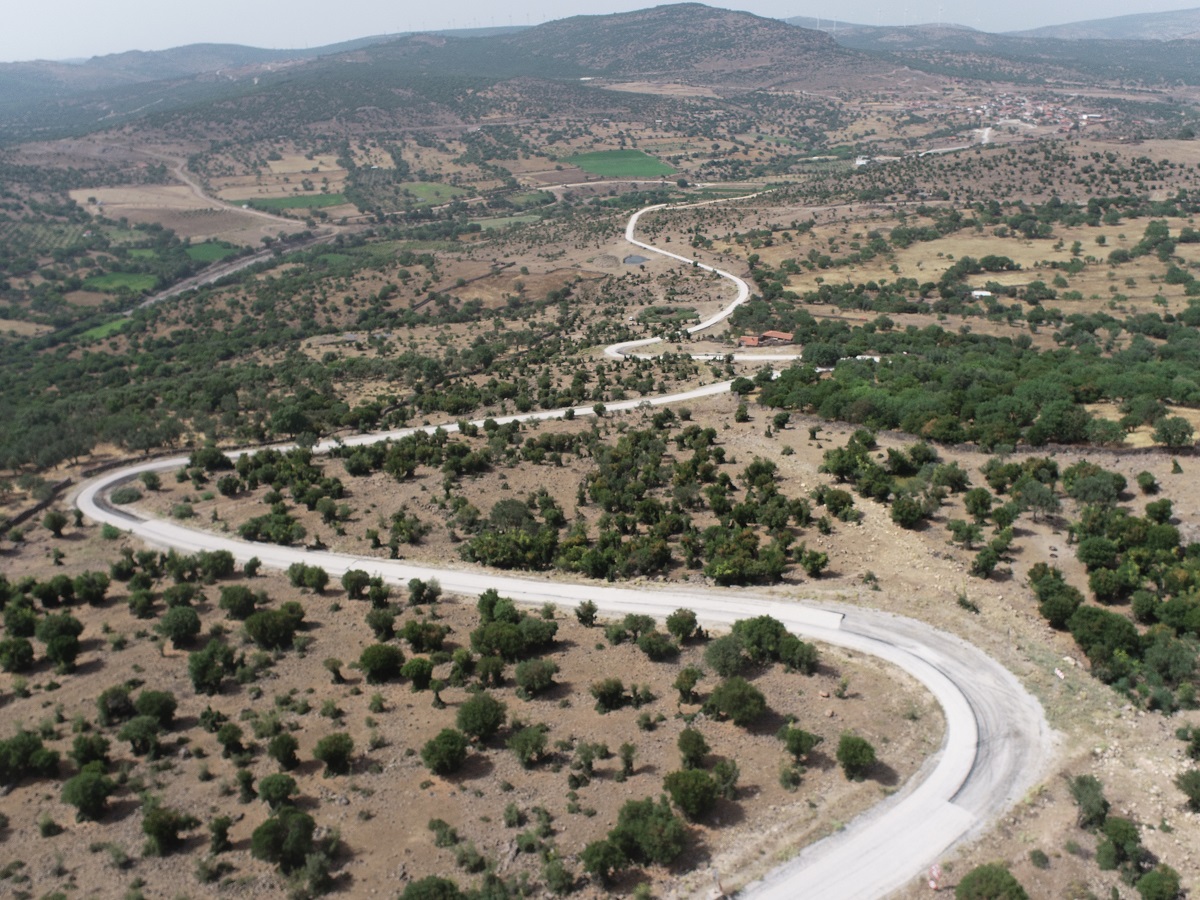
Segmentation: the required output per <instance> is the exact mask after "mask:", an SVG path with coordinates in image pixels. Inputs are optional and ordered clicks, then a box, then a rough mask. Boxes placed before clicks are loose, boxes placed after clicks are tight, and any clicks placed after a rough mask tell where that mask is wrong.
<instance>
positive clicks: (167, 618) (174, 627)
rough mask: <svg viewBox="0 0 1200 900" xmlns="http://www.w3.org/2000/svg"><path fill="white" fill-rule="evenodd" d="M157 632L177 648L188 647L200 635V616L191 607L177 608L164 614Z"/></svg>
mask: <svg viewBox="0 0 1200 900" xmlns="http://www.w3.org/2000/svg"><path fill="white" fill-rule="evenodd" d="M156 630H157V631H158V633H159V634H161V635H162V636H163V637H165V638H166V639H167V640H169V641H170V642H171V643H173V644H174V645H175V646H176V647H186V646H187V645H189V644H190V643H192V641H193V640H194V639H195V638H196V635H198V634H199V633H200V616H199V614H198V613H197V612H196V611H195V610H194V609H192V608H191V607H190V606H175V607H172V608H171V609H168V610H167V611H166V612H165V613H163V616H162V618H161V619H159V620H158V625H157V626H156Z"/></svg>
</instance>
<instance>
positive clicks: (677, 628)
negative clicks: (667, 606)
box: [666, 609, 700, 644]
mask: <svg viewBox="0 0 1200 900" xmlns="http://www.w3.org/2000/svg"><path fill="white" fill-rule="evenodd" d="M666 624H667V633H668V634H670V635H671V636H672V637H673V638H675V640H677V641H679V643H681V644H682V643H684V642H685V641H689V640H691V639H692V637H693V636H695V634H696V632H697V631H698V630H699V627H700V626H699V624H698V623H697V621H696V614H695V613H694V612H693V611H692V610H690V609H677V610H675V612H673V613H671V614H670V615H669V616H667V623H666Z"/></svg>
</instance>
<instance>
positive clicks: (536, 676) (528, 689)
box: [513, 659, 558, 697]
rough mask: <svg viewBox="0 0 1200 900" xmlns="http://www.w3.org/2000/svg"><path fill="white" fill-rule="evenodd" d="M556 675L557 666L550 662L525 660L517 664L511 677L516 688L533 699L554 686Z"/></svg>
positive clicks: (546, 660) (547, 660)
mask: <svg viewBox="0 0 1200 900" xmlns="http://www.w3.org/2000/svg"><path fill="white" fill-rule="evenodd" d="M557 673H558V666H557V664H555V663H554V662H553V661H552V660H549V659H527V660H524V661H523V662H520V663H517V668H516V670H515V672H514V673H513V677H514V678H515V679H516V682H517V687H518V688H520V689H521V690H522V691H524V692H525V694H526V696H529V697H535V696H537V695H538V694H540V693H541V692H542V691H546V690H549V689H550V688H551V687H552V686H553V685H554V676H555V675H556V674H557Z"/></svg>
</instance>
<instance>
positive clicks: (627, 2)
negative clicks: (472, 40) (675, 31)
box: [0, 0, 1197, 61]
mask: <svg viewBox="0 0 1200 900" xmlns="http://www.w3.org/2000/svg"><path fill="white" fill-rule="evenodd" d="M655 5H658V3H657V2H656V0H558V2H553V0H515V2H511V3H510V4H509V5H507V6H505V5H501V4H498V3H496V2H495V0H441V2H438V3H422V2H417V0H336V2H329V0H327V2H316V0H206V2H203V3H180V4H178V5H176V4H175V3H171V2H163V0H32V2H14V3H13V6H12V7H10V8H9V12H8V13H7V14H6V15H5V17H4V18H5V23H4V27H3V28H2V29H0V60H3V61H12V60H26V59H70V58H76V57H86V56H94V55H102V54H105V53H117V52H120V51H122V50H163V49H166V48H168V47H177V46H180V45H182V44H194V43H202V42H215V43H236V44H251V45H254V46H258V47H307V46H320V45H322V44H329V43H334V42H336V41H342V40H348V39H350V38H356V37H365V36H368V35H373V34H384V33H393V32H400V31H423V30H429V29H437V28H472V27H487V26H492V25H497V26H499V25H510V24H511V25H527V24H528V25H536V24H538V23H539V22H544V21H546V20H548V19H560V18H564V17H566V16H570V15H577V14H581V13H610V12H622V11H626V10H631V9H641V8H645V7H648V6H655ZM710 5H713V6H726V7H728V8H731V9H745V10H748V11H749V12H753V13H757V14H758V15H761V16H774V17H777V18H785V17H789V16H826V15H829V14H830V13H831V12H832V11H834V10H836V12H837V16H838V18H840V19H842V20H843V21H851V22H861V23H864V24H868V25H911V24H918V23H921V22H936V21H947V22H955V23H958V24H961V25H969V26H971V27H973V28H979V29H982V30H985V31H1014V30H1018V29H1024V28H1034V27H1037V26H1039V25H1050V24H1057V23H1061V22H1073V21H1079V20H1083V19H1096V18H1105V17H1108V16H1119V15H1125V14H1128V13H1135V12H1158V11H1163V10H1172V9H1189V8H1192V7H1195V6H1196V5H1197V0H1054V2H1047V0H1004V2H995V0H732V2H729V3H720V2H712V3H711V4H710Z"/></svg>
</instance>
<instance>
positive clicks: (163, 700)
mask: <svg viewBox="0 0 1200 900" xmlns="http://www.w3.org/2000/svg"><path fill="white" fill-rule="evenodd" d="M133 707H134V709H136V710H137V713H138V715H139V716H149V717H150V718H152V719H154V721H156V722H157V723H158V725H159V727H160V728H170V727H171V726H172V725H174V724H175V710H176V709H178V708H179V703H178V701H176V699H175V695H174V694H172V693H171V692H170V691H142V692H141V693H140V694H138V698H137V700H135V701H134V704H133Z"/></svg>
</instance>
